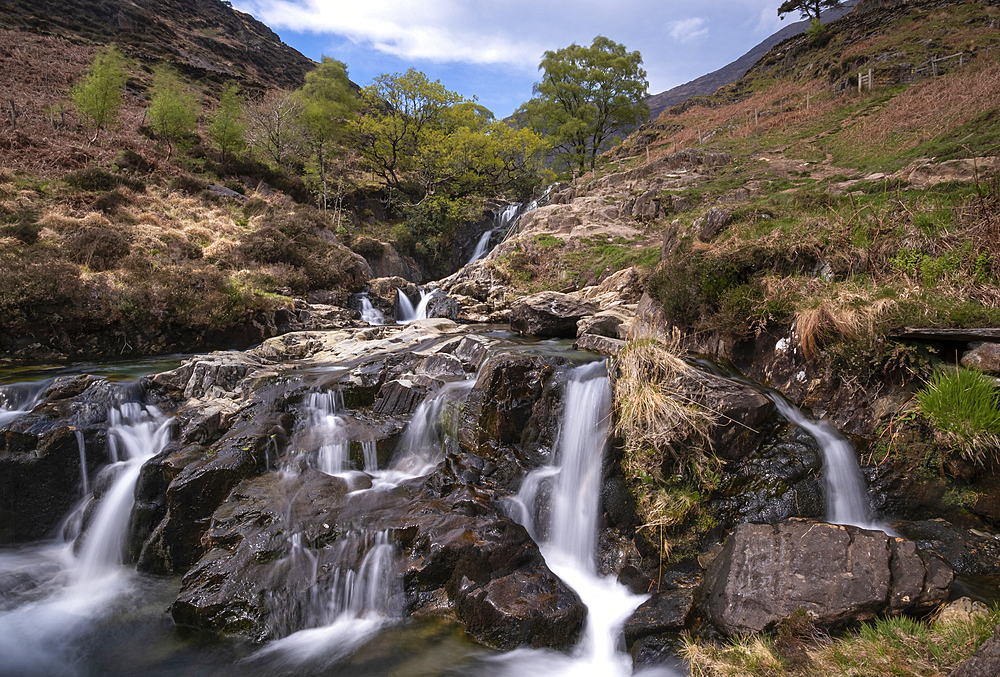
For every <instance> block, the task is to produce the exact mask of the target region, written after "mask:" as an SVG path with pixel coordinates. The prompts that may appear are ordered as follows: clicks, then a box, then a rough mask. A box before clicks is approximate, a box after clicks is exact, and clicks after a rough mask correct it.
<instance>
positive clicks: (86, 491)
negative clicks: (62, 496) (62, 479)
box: [73, 430, 90, 498]
mask: <svg viewBox="0 0 1000 677" xmlns="http://www.w3.org/2000/svg"><path fill="white" fill-rule="evenodd" d="M73 434H74V435H75V436H76V447H77V449H78V450H79V451H80V486H81V487H82V491H83V497H84V498H86V497H87V496H89V495H90V486H89V483H88V482H87V444H86V442H85V441H84V439H83V431H82V430H74V431H73Z"/></svg>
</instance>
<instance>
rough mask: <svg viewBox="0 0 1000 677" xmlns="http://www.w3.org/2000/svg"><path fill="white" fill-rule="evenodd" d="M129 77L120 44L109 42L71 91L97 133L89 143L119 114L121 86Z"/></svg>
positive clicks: (80, 110) (75, 104) (79, 108)
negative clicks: (118, 46)
mask: <svg viewBox="0 0 1000 677" xmlns="http://www.w3.org/2000/svg"><path fill="white" fill-rule="evenodd" d="M127 80H128V75H127V74H126V73H125V57H123V56H122V53H121V52H119V51H118V48H117V47H115V46H114V45H110V46H109V47H107V48H106V49H102V50H101V51H99V52H98V53H97V54H96V55H95V56H94V61H93V62H92V63H91V64H90V68H88V69H87V74H86V75H85V76H84V78H83V80H82V81H81V82H80V83H78V84H77V85H76V86H75V87H74V88H73V90H72V91H71V92H70V98H71V99H72V100H73V105H74V106H76V110H77V111H78V112H79V113H80V114H81V115H84V116H86V117H88V118H90V120H91V121H92V123H93V126H94V136H93V138H92V139H90V143H94V142H96V141H97V136H98V135H99V134H100V133H101V129H103V128H104V127H105V126H106V125H108V124H111V123H112V122H114V121H115V120H116V119H117V118H118V111H119V110H120V109H121V105H122V92H121V90H122V87H124V86H125V82H126V81H127Z"/></svg>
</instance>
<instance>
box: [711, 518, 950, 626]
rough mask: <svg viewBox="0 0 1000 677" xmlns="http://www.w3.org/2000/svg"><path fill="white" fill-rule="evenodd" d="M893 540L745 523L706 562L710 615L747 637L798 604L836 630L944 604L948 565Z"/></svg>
mask: <svg viewBox="0 0 1000 677" xmlns="http://www.w3.org/2000/svg"><path fill="white" fill-rule="evenodd" d="M894 540H895V539H893V538H892V537H890V536H887V535H886V534H885V533H883V532H881V531H871V530H867V529H861V528H859V527H853V526H842V525H834V524H827V523H823V522H811V521H805V520H791V521H787V522H782V523H781V524H776V525H767V524H742V525H740V526H739V527H737V528H736V530H735V531H734V532H733V533H732V534H731V535H730V536H729V538H728V539H727V540H726V543H725V546H724V547H723V550H722V552H721V553H720V554H719V555H718V556H717V557H716V558H715V560H713V562H712V564H711V565H710V566H709V569H708V573H707V574H706V577H705V584H704V598H705V602H704V607H705V611H706V614H707V617H708V618H709V620H710V621H711V622H712V624H713V625H714V626H715V627H716V628H718V629H719V630H721V631H722V632H725V633H727V634H742V633H747V632H760V631H762V630H765V629H768V628H772V627H774V626H775V625H776V624H777V623H778V622H780V621H781V620H783V619H785V618H788V617H789V616H791V615H792V614H794V613H795V612H796V611H798V610H799V609H803V610H804V611H805V612H806V613H807V614H808V616H809V618H810V620H811V621H812V622H813V623H815V624H816V625H817V626H820V627H839V626H843V625H846V624H847V623H851V622H855V621H862V620H867V619H869V618H873V617H874V616H877V615H880V614H883V613H889V612H900V611H904V610H906V611H916V610H926V609H928V608H931V607H933V606H934V605H936V604H938V603H940V602H942V601H944V600H945V599H946V598H947V594H948V591H949V588H950V585H951V579H952V572H951V568H950V567H948V565H947V564H946V563H944V561H943V560H941V559H940V558H938V557H936V556H935V555H933V554H932V553H919V555H918V554H917V551H916V549H915V548H911V547H909V546H907V545H905V543H894ZM917 560H919V563H918V562H917Z"/></svg>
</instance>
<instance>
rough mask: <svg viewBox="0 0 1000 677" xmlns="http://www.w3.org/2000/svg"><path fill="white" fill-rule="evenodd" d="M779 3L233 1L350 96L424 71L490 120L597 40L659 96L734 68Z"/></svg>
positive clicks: (771, 28) (770, 25) (777, 24)
mask: <svg viewBox="0 0 1000 677" xmlns="http://www.w3.org/2000/svg"><path fill="white" fill-rule="evenodd" d="M779 4H780V2H778V0H616V1H612V0H573V1H567V0H561V1H557V0H234V1H233V6H234V7H235V8H236V9H239V10H240V11H243V12H247V13H249V14H252V15H253V16H254V17H255V18H256V19H258V20H259V21H262V22H263V23H265V24H267V25H268V26H269V27H270V28H271V29H272V30H274V31H275V32H276V33H277V34H278V35H279V36H280V37H281V39H282V41H284V42H285V43H286V44H288V45H290V46H291V47H294V48H295V49H297V50H298V51H300V52H302V53H303V54H305V55H306V56H307V57H309V58H311V59H313V60H315V61H319V60H320V58H321V57H322V56H323V55H326V56H330V57H333V58H334V59H337V60H339V61H343V62H344V63H346V64H347V71H348V75H349V77H350V78H351V79H352V80H353V81H354V82H356V83H358V84H359V85H361V86H366V85H368V84H369V83H371V81H372V79H373V78H374V77H376V76H378V75H381V74H383V73H402V72H405V71H406V70H408V69H410V68H416V69H417V70H420V71H423V72H424V73H425V74H426V75H427V76H428V77H430V79H431V80H440V82H441V84H442V85H444V86H445V87H446V88H448V89H450V90H452V91H456V92H458V93H459V94H461V95H462V96H464V97H465V98H467V99H472V98H473V97H475V98H476V99H477V100H478V101H479V103H481V104H482V105H484V106H486V107H487V108H489V109H490V110H491V111H492V112H493V113H494V115H496V116H497V117H499V118H503V117H507V116H508V115H510V114H511V113H512V112H513V111H514V110H515V109H516V108H517V107H518V106H520V105H521V104H522V103H524V102H525V101H527V100H528V99H530V98H531V96H532V85H533V84H534V83H535V82H536V81H537V80H538V79H539V75H540V72H539V71H538V64H539V62H540V61H541V59H542V56H543V55H544V53H545V52H546V51H548V50H552V51H555V50H558V49H561V48H563V47H568V46H569V45H571V44H573V43H576V44H579V45H590V43H591V42H592V41H593V39H594V37H596V36H598V35H603V36H605V37H607V38H610V39H611V40H614V41H615V42H618V43H621V44H623V45H625V47H626V48H628V50H629V51H634V50H638V51H639V52H640V53H641V54H642V59H643V67H644V68H645V70H646V74H647V76H646V77H647V79H648V80H649V93H650V94H658V93H660V92H663V91H666V90H668V89H670V88H672V87H675V86H677V85H681V84H684V83H685V82H689V81H691V80H694V79H695V78H698V77H700V76H702V75H705V74H706V73H710V72H712V71H714V70H716V69H718V68H721V67H722V66H725V65H726V64H728V63H730V62H732V61H735V60H736V59H737V58H739V57H740V56H742V55H743V54H744V53H746V52H748V51H750V49H751V48H753V47H754V46H755V45H756V44H757V43H759V42H761V41H762V40H764V39H765V38H767V37H768V36H769V35H771V34H772V33H774V32H775V31H777V30H779V29H781V28H782V27H783V26H784V25H786V24H787V23H789V22H793V21H798V20H799V17H798V16H797V15H789V16H786V17H785V19H784V21H780V20H779V19H778V15H777V6H778V5H779Z"/></svg>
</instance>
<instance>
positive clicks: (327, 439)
mask: <svg viewBox="0 0 1000 677" xmlns="http://www.w3.org/2000/svg"><path fill="white" fill-rule="evenodd" d="M343 408H344V396H343V394H342V393H341V392H340V391H326V392H321V393H309V397H308V398H307V399H306V421H305V426H306V429H305V435H306V437H307V438H308V439H309V446H310V448H311V447H316V449H317V451H316V468H317V469H319V470H322V471H323V472H325V473H326V474H328V475H336V474H338V473H343V472H346V471H347V470H348V469H349V465H350V444H351V441H350V439H349V438H348V437H347V434H346V431H345V429H344V428H345V423H344V419H343V418H341V417H340V416H338V412H340V411H341V410H342V409H343Z"/></svg>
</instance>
